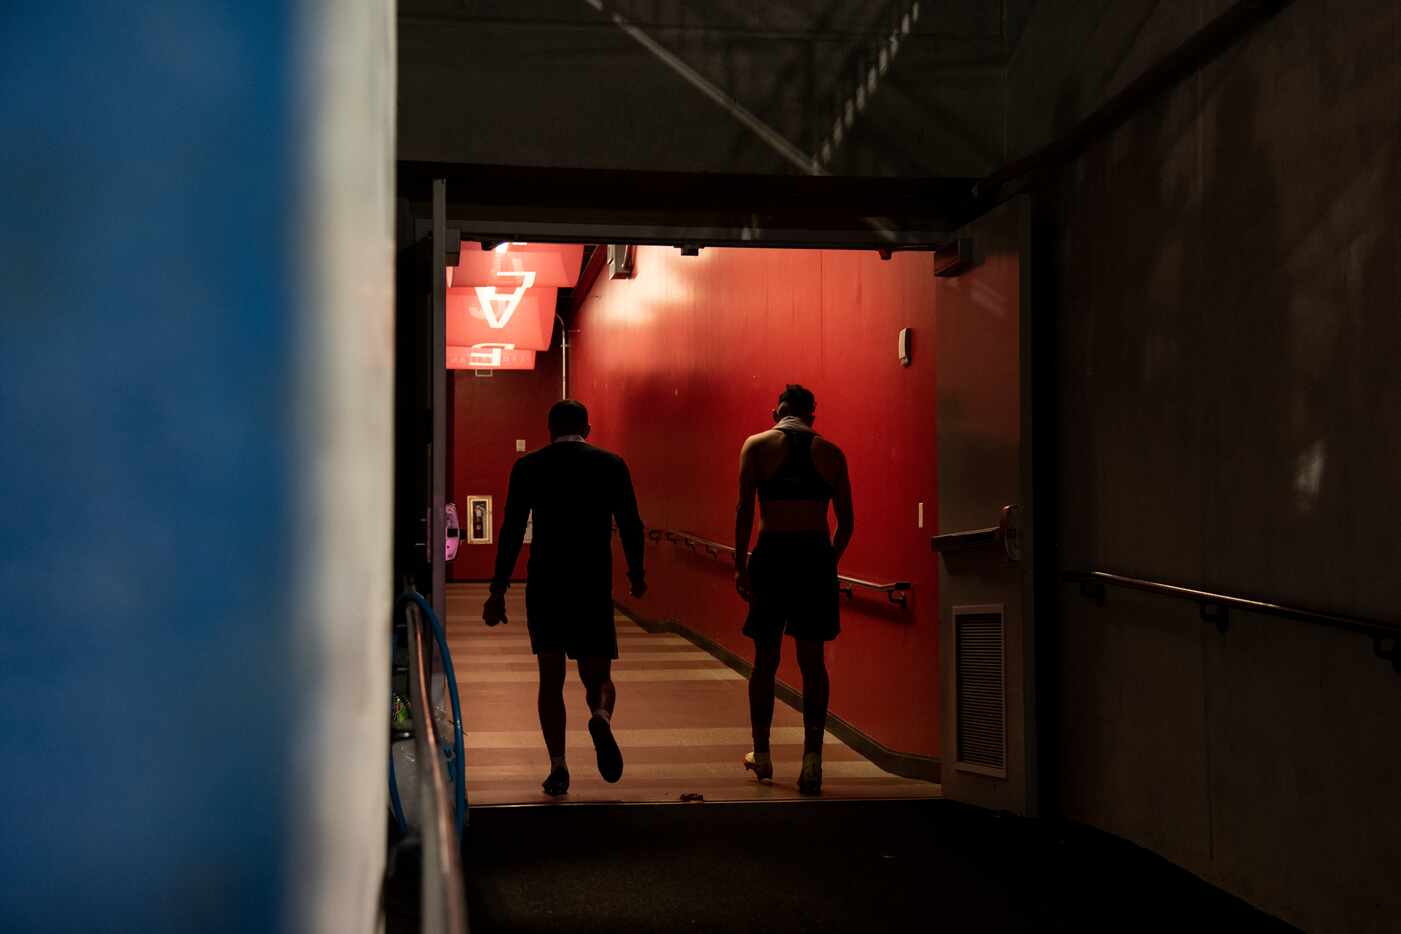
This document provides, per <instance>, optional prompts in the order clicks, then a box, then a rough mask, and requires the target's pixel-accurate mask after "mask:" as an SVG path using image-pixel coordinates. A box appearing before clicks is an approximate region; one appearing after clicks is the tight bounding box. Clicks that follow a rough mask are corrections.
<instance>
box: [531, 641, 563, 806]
mask: <svg viewBox="0 0 1401 934" xmlns="http://www.w3.org/2000/svg"><path fill="white" fill-rule="evenodd" d="M535 661H536V664H537V665H538V666H539V668H540V690H539V693H538V694H537V695H536V698H535V706H536V709H537V710H538V711H539V713H540V732H541V733H543V734H545V749H546V750H547V751H548V752H549V754H550V775H549V777H548V778H546V779H545V793H546V794H551V795H562V794H564V793H565V791H567V790H568V789H569V772H568V770H567V769H566V768H565V765H564V727H565V710H564V671H565V669H564V653H563V652H541V653H540V654H538V655H536V656H535ZM561 773H562V775H561Z"/></svg>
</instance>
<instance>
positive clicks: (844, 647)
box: [570, 247, 939, 756]
mask: <svg viewBox="0 0 1401 934" xmlns="http://www.w3.org/2000/svg"><path fill="white" fill-rule="evenodd" d="M933 302H934V280H933V276H932V270H931V265H930V258H929V256H928V255H927V254H906V255H901V254H897V255H896V256H895V257H894V258H893V259H892V260H890V261H885V262H882V261H881V260H880V259H879V258H878V257H877V256H876V255H874V254H870V253H851V252H843V251H788V250H721V249H707V250H703V251H702V252H701V254H700V255H699V256H696V257H683V256H681V255H680V254H679V252H678V251H676V250H674V249H670V248H664V247H641V248H639V250H638V257H637V276H636V278H634V279H631V280H622V279H620V280H606V279H601V280H599V282H598V283H597V284H596V285H595V286H594V287H593V288H592V289H591V290H590V295H589V297H588V298H587V299H586V300H585V301H584V303H583V305H582V307H581V309H580V313H579V317H578V321H577V322H576V325H575V326H577V327H578V329H579V334H578V335H577V339H575V338H571V344H572V345H573V346H574V348H575V349H574V351H573V352H572V354H571V360H570V368H571V378H570V383H571V392H572V394H573V395H575V396H577V397H578V398H580V399H581V400H582V401H583V402H584V403H585V404H587V405H588V406H589V410H590V414H591V416H592V422H593V425H594V436H593V440H595V441H597V442H598V443H599V444H602V445H603V446H605V447H608V448H611V449H613V450H615V451H617V452H618V453H620V454H622V455H623V456H624V457H626V458H627V460H628V463H629V465H630V467H631V468H632V474H633V481H634V483H635V485H636V487H637V493H638V499H639V502H640V505H641V510H642V517H643V519H644V521H645V522H646V523H647V525H648V526H649V527H654V528H675V529H682V530H686V531H690V532H694V533H696V534H698V535H701V536H704V537H706V538H712V539H715V540H718V541H724V542H728V541H730V540H731V539H732V537H733V523H734V507H735V498H736V474H737V470H738V463H739V447H740V444H741V443H742V442H743V440H744V438H745V437H746V436H747V435H749V434H751V433H753V432H757V431H761V430H763V429H765V428H767V427H769V426H770V424H771V421H770V418H769V414H768V413H769V411H770V410H771V409H772V407H773V405H774V402H775V399H776V397H777V395H778V392H779V391H780V390H781V389H782V388H783V386H784V384H785V383H789V382H801V383H803V384H804V385H806V386H808V387H810V388H811V389H812V390H813V391H814V392H815V393H816V395H817V422H816V427H817V429H818V431H820V432H822V433H823V434H825V435H827V436H828V437H830V438H831V439H832V440H833V441H835V442H836V443H837V444H839V445H841V447H842V448H843V450H844V451H845V452H846V454H847V459H848V463H849V466H850V470H851V477H852V488H853V496H854V499H855V510H856V535H855V538H854V540H853V542H852V545H851V548H850V549H849V551H848V552H847V554H846V557H845V559H844V560H843V562H842V567H841V570H842V572H843V573H846V574H850V575H852V576H855V577H861V578H865V579H868V580H896V579H901V580H909V581H911V582H913V584H914V592H913V593H912V594H911V597H910V606H909V609H907V610H903V611H902V610H898V609H896V608H894V607H892V606H890V605H889V604H888V603H886V602H885V598H884V597H882V596H880V595H870V596H858V597H857V598H856V599H855V600H854V601H851V602H849V603H847V602H844V604H843V606H844V610H843V615H842V630H843V631H842V635H841V636H840V637H839V638H838V639H837V640H836V642H834V643H832V644H831V645H830V646H829V648H828V664H829V667H830V670H831V674H832V710H833V712H835V713H837V714H838V715H840V716H842V717H843V718H845V719H846V720H848V721H849V722H851V723H852V724H854V725H855V726H856V727H857V728H859V729H861V730H863V731H864V732H866V733H868V734H869V735H871V736H873V737H874V738H875V739H877V740H878V741H880V742H881V743H883V744H885V745H886V746H889V747H891V748H893V749H896V750H900V751H903V752H909V753H917V754H923V755H931V756H937V755H938V754H939V683H938V671H939V655H938V653H939V646H938V641H937V640H938V619H937V612H938V599H937V598H938V594H937V592H936V589H937V586H938V568H937V565H936V563H935V561H936V556H935V555H934V554H933V553H932V552H931V551H930V548H929V536H930V535H931V534H933V532H934V530H935V529H936V527H937V523H936V516H935V503H936V501H937V485H936V477H935V463H936V458H935V455H936V449H935V435H934V429H935V421H934V419H935V412H934V399H935V384H934V368H933V353H932V350H933V342H932V339H931V338H932V328H933V327H934V324H935V315H934V307H933ZM902 327H910V328H913V329H914V335H915V338H914V360H913V364H912V365H911V366H909V367H902V366H900V364H899V362H898V360H897V358H896V335H897V333H898V331H899V329H900V328H902ZM921 501H922V502H923V503H924V528H922V529H921V528H918V527H917V524H916V519H917V511H918V506H917V504H918V503H919V502H921ZM647 556H648V561H649V565H650V569H649V579H650V582H651V585H652V591H651V593H649V594H648V596H647V597H646V598H644V599H643V600H641V601H632V600H630V599H629V600H627V601H626V602H627V603H628V604H630V605H633V604H635V606H636V609H637V611H638V612H639V613H642V614H643V615H646V616H650V617H653V618H665V617H673V618H676V619H679V620H681V621H682V622H684V623H685V624H686V625H688V626H691V627H692V628H694V629H697V630H699V631H701V632H703V633H705V634H706V635H708V636H710V637H711V638H713V639H715V640H717V641H719V642H721V643H722V644H724V645H726V646H727V647H729V648H731V649H733V650H734V651H736V652H739V653H740V654H742V655H744V656H746V657H750V658H752V657H753V646H752V643H751V642H750V641H749V640H748V639H745V638H744V637H743V636H742V635H741V634H740V627H741V625H742V624H743V620H744V614H745V608H746V607H745V604H744V603H743V602H742V601H741V600H740V599H739V597H738V596H737V595H736V594H735V592H734V587H733V583H732V574H731V570H730V567H729V565H728V563H726V562H722V561H716V560H714V559H712V558H709V557H707V556H704V555H695V554H691V553H689V552H687V551H685V550H684V549H680V548H678V546H676V545H672V544H666V543H663V544H649V545H648V549H647ZM618 567H619V572H620V573H621V556H619V561H618ZM615 592H616V593H618V594H619V595H622V594H623V593H624V589H623V587H622V585H621V577H620V582H619V584H618V585H617V586H616V587H615ZM780 677H781V678H782V679H783V680H784V681H786V682H788V683H789V684H792V685H795V686H796V685H800V684H801V678H800V677H799V674H798V671H797V666H796V664H795V662H794V660H793V658H792V645H791V642H789V643H788V644H787V645H786V646H785V658H784V663H783V667H782V669H781V671H780Z"/></svg>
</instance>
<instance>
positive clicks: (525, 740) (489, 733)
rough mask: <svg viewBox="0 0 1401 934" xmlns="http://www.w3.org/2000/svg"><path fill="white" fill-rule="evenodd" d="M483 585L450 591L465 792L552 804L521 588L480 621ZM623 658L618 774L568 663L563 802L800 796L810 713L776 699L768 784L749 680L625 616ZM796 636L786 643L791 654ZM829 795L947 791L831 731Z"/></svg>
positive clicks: (617, 674)
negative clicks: (501, 610)
mask: <svg viewBox="0 0 1401 934" xmlns="http://www.w3.org/2000/svg"><path fill="white" fill-rule="evenodd" d="M485 598H486V586H485V585H484V584H453V585H451V586H450V587H449V588H448V623H447V633H448V645H449V647H450V649H451V650H452V657H453V664H454V667H455V668H456V671H457V680H458V690H459V694H460V696H461V701H462V716H463V729H464V731H465V733H466V743H467V782H468V786H467V788H468V790H467V793H468V800H469V801H470V802H471V804H473V805H505V804H548V803H551V802H552V801H553V799H551V798H549V797H547V796H546V795H545V794H544V793H543V792H542V791H541V790H540V782H541V781H542V780H543V779H544V778H545V775H546V773H547V772H548V771H549V756H548V755H547V754H546V752H545V743H544V740H543V739H542V738H541V736H540V725H539V721H538V719H537V717H536V712H535V695H536V684H537V678H536V668H535V657H534V656H533V655H531V654H530V640H529V637H528V635H527V634H526V629H525V597H524V588H523V587H522V586H521V585H516V586H513V587H512V588H511V590H510V592H509V593H508V594H507V598H506V605H507V612H508V614H509V618H510V622H509V623H507V624H506V625H504V626H498V627H496V628H494V629H488V628H487V627H486V626H484V625H483V624H482V620H481V611H482V601H483V600H484V599H485ZM617 625H618V653H619V656H620V657H619V659H618V660H617V661H616V662H615V663H614V665H613V681H614V684H615V685H616V686H617V691H618V703H617V709H616V711H615V712H614V714H613V732H614V735H615V736H616V737H617V739H618V744H619V745H620V746H621V747H622V750H623V758H624V762H625V768H624V772H623V778H622V781H620V782H618V783H617V784H613V785H609V784H607V783H606V782H604V781H603V779H602V778H600V777H599V775H598V769H597V767H596V766H595V763H594V751H593V744H592V742H591V741H590V739H589V735H588V732H587V729H586V724H587V723H588V716H589V712H588V706H587V704H586V703H585V701H584V688H583V685H582V684H581V683H580V682H579V680H578V674H577V672H576V671H574V670H573V666H572V664H571V666H570V673H569V680H568V681H567V682H566V684H565V702H566V705H567V707H568V711H569V727H568V738H567V743H568V748H567V753H566V754H567V756H568V762H569V772H570V776H571V786H570V792H569V795H568V797H567V798H564V799H561V800H562V801H563V802H565V803H580V802H589V803H598V802H615V803H616V802H623V803H652V802H663V801H673V802H674V801H678V800H680V796H681V795H683V794H700V795H703V796H704V798H705V800H707V801H775V800H784V799H794V798H799V797H801V796H800V795H799V794H798V791H797V788H796V785H795V783H796V782H797V779H798V769H799V767H800V765H801V763H802V751H803V720H802V715H801V714H800V713H799V712H798V711H796V710H794V709H793V708H791V707H789V706H788V705H787V704H784V703H783V702H782V701H779V702H778V703H777V704H776V705H775V709H774V724H773V734H772V748H773V755H774V763H775V775H774V782H773V784H772V785H761V784H759V783H758V782H756V781H754V779H753V777H752V775H751V774H750V773H748V772H746V771H745V770H744V768H743V767H742V765H741V761H742V759H743V757H744V754H745V753H746V752H748V751H749V750H750V748H751V743H750V735H749V702H748V695H747V693H746V685H745V681H744V679H743V678H742V677H741V676H740V675H739V674H737V673H736V672H734V671H733V670H732V669H730V668H729V667H728V666H726V665H725V664H724V663H722V662H720V661H719V660H717V659H716V658H715V657H714V656H712V655H710V654H709V653H708V652H704V651H702V650H701V649H699V648H697V647H696V646H695V645H693V644H692V643H690V642H688V641H686V640H685V639H683V638H681V637H680V636H677V635H672V634H666V633H648V632H646V631H645V630H643V629H642V628H641V627H639V626H638V625H637V624H636V623H634V622H633V621H631V620H629V619H628V618H627V617H624V616H621V615H620V616H618V617H617ZM791 650H792V649H791V645H789V646H785V651H791ZM822 770H823V794H822V797H823V798H825V799H852V798H858V799H859V798H929V797H939V795H940V788H939V786H938V785H936V784H932V783H929V782H922V781H915V780H911V779H906V778H901V777H899V776H896V775H891V774H890V773H888V772H885V771H882V770H881V769H880V768H878V767H877V766H876V765H875V764H873V763H872V762H870V761H869V760H867V759H865V758H864V757H862V756H861V755H860V754H859V753H857V752H856V751H855V750H853V749H851V748H850V747H848V746H847V745H845V744H844V743H842V742H841V740H839V739H837V738H836V737H835V736H833V735H832V734H830V733H828V734H827V737H826V741H825V745H824V747H823V769H822Z"/></svg>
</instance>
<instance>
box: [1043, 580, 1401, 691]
mask: <svg viewBox="0 0 1401 934" xmlns="http://www.w3.org/2000/svg"><path fill="white" fill-rule="evenodd" d="M1065 577H1066V579H1067V580H1068V581H1070V582H1072V583H1078V584H1079V585H1080V592H1081V593H1082V594H1083V595H1084V596H1086V597H1088V598H1090V599H1092V600H1094V601H1095V602H1096V603H1099V604H1101V605H1102V604H1103V603H1104V591H1105V588H1106V587H1122V588H1125V589H1128V590H1139V591H1143V592H1145V593H1152V594H1159V595H1161V596H1165V597H1176V598H1177V599H1180V600H1190V601H1193V602H1195V603H1196V604H1198V606H1199V608H1200V612H1201V616H1202V619H1204V620H1206V621H1207V622H1211V623H1215V624H1216V628H1217V629H1219V630H1221V631H1222V632H1225V631H1226V630H1227V629H1228V628H1229V625H1230V620H1229V616H1228V611H1229V610H1233V609H1234V610H1245V611H1248V612H1251V613H1260V614H1262V615H1265V616H1277V617H1280V618H1282V619H1292V620H1295V621H1297V622H1301V623H1312V624H1314V625H1316V626H1326V627H1328V628H1329V629H1341V630H1343V631H1345V632H1353V633H1357V634H1359V635H1364V636H1370V637H1371V638H1372V650H1373V651H1374V652H1375V653H1376V655H1377V657H1378V658H1381V659H1385V660H1386V661H1389V662H1391V664H1392V667H1393V668H1395V669H1396V671H1397V672H1401V624H1397V623H1391V622H1387V621H1385V620H1377V619H1364V618H1362V617H1358V616H1344V615H1342V614H1339V613H1324V612H1322V611H1319V610H1309V609H1304V608H1302V607H1294V606H1286V605H1284V604H1281V603H1272V602H1270V601H1268V600H1256V599H1254V598H1252V597H1241V596H1235V595H1232V594H1222V593H1213V592H1211V591H1209V590H1199V589H1197V588H1195V587H1184V586H1181V585H1179V584H1169V583H1165V582H1163V581H1153V580H1144V579H1142V578H1138V577H1127V576H1125V575H1123V574H1113V573H1111V572H1109V571H1071V572H1068V573H1067V574H1066V575H1065ZM1388 641H1390V643H1391V644H1390V647H1388V646H1387V644H1386V643H1387V642H1388Z"/></svg>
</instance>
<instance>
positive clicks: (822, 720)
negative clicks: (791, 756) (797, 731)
mask: <svg viewBox="0 0 1401 934" xmlns="http://www.w3.org/2000/svg"><path fill="white" fill-rule="evenodd" d="M794 641H795V642H797V643H798V668H799V669H800V670H801V671H802V673H803V771H802V774H801V775H800V776H799V778H798V789H799V790H800V791H805V792H808V793H815V792H817V791H818V790H820V789H821V787H822V737H823V734H824V733H825V732H826V730H827V695H828V693H829V689H830V683H829V681H828V679H827V659H826V656H825V655H824V653H823V648H824V643H823V642H822V640H820V639H796V640H794Z"/></svg>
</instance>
